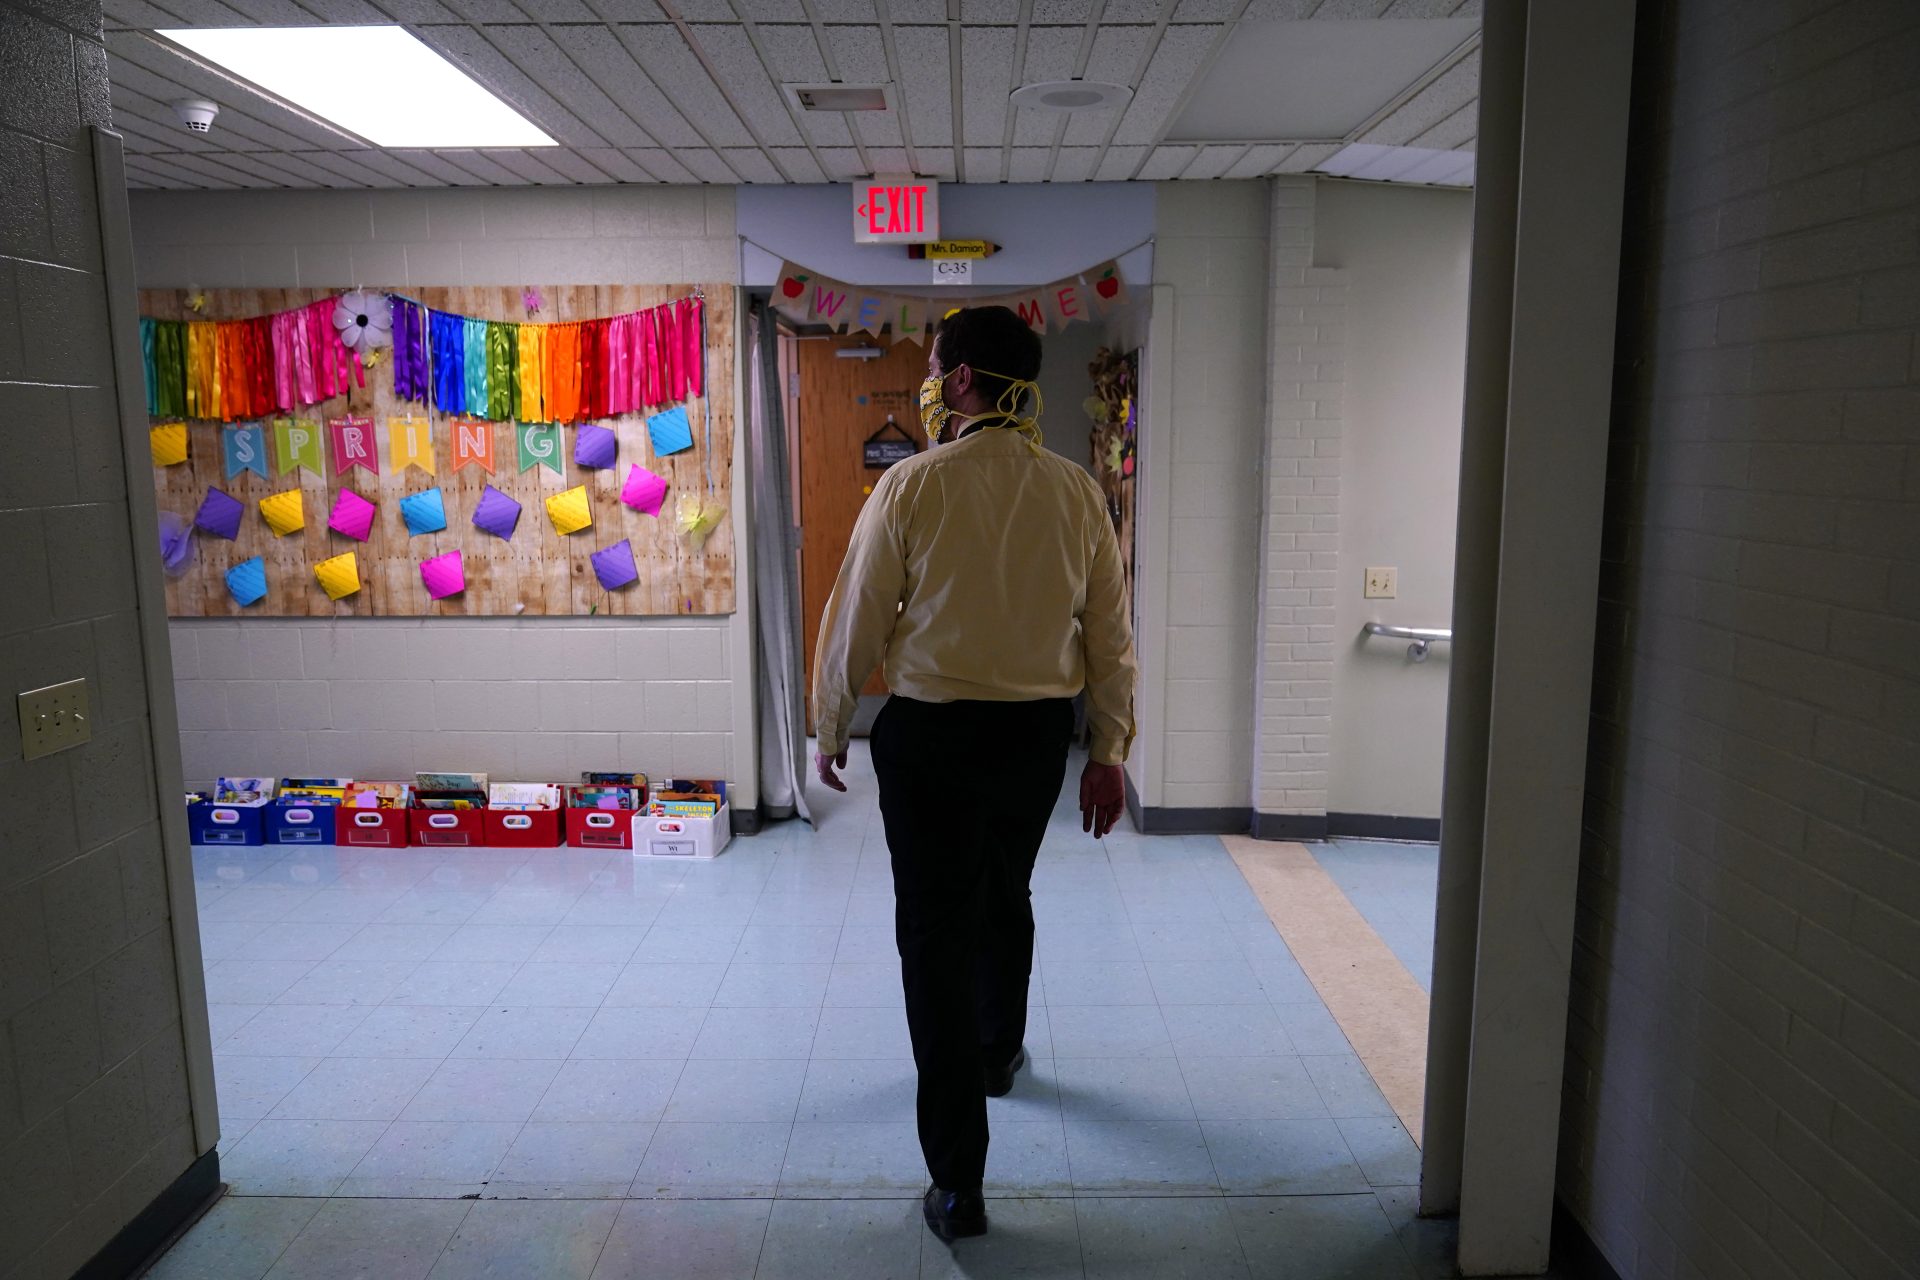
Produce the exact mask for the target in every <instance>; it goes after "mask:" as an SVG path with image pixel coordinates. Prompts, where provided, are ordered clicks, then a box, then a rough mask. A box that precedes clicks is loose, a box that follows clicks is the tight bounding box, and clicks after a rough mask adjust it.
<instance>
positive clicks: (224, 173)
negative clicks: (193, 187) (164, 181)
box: [164, 151, 278, 188]
mask: <svg viewBox="0 0 1920 1280" xmlns="http://www.w3.org/2000/svg"><path fill="white" fill-rule="evenodd" d="M164 161H165V163H166V164H167V166H168V167H169V168H172V169H176V170H178V171H179V172H181V173H187V174H192V175H193V176H194V177H195V178H197V179H199V180H201V181H203V182H205V183H206V184H207V185H208V186H229V187H259V188H266V187H273V186H276V185H278V184H276V183H273V182H270V181H268V180H267V179H265V178H262V177H259V176H257V175H256V174H254V173H252V172H250V171H249V170H248V169H247V168H244V167H242V165H244V163H245V162H244V161H243V162H242V165H233V164H228V163H226V161H225V159H224V158H222V157H216V156H205V155H189V154H187V153H186V152H184V151H175V152H171V153H165V154H164Z"/></svg>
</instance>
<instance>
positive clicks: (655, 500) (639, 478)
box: [620, 462, 667, 516]
mask: <svg viewBox="0 0 1920 1280" xmlns="http://www.w3.org/2000/svg"><path fill="white" fill-rule="evenodd" d="M666 500H667V478H666V477H665V476H662V475H656V474H654V473H653V472H651V471H649V470H647V469H646V468H645V467H643V466H641V465H640V464H639V463H637V462H636V463H634V464H633V469H632V470H631V471H629V472H627V482H626V483H625V484H624V485H622V486H620V501H622V502H624V503H626V504H627V505H628V506H630V507H632V508H633V509H634V510H635V511H640V512H644V513H646V514H647V515H650V516H658V515H659V514H660V504H661V503H663V502H665V501H666Z"/></svg>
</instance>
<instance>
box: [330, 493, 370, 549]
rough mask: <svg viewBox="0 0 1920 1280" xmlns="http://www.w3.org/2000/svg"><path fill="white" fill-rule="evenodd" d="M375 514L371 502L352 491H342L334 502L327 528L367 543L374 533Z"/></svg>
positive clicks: (356, 540)
mask: <svg viewBox="0 0 1920 1280" xmlns="http://www.w3.org/2000/svg"><path fill="white" fill-rule="evenodd" d="M373 512H374V506H373V504H372V503H371V502H368V501H367V500H366V499H365V498H363V497H361V496H360V495H359V494H357V493H355V492H354V491H353V490H351V489H342V490H341V491H340V496H339V497H337V498H335V499H334V500H333V514H332V515H330V516H328V517H327V528H329V529H331V530H333V531H334V532H335V533H344V534H346V535H347V536H348V537H349V538H352V539H353V540H354V541H355V542H365V541H366V540H367V535H368V534H370V533H372V532H373Z"/></svg>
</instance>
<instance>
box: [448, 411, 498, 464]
mask: <svg viewBox="0 0 1920 1280" xmlns="http://www.w3.org/2000/svg"><path fill="white" fill-rule="evenodd" d="M469 462H472V463H477V464H478V465H479V467H480V469H481V470H482V471H484V472H486V473H487V474H488V475H492V474H493V424H492V423H491V422H487V421H485V420H484V419H481V418H455V419H454V420H453V469H454V471H455V472H456V473H457V472H458V471H459V470H460V468H462V467H464V466H466V465H467V464H468V463H469Z"/></svg>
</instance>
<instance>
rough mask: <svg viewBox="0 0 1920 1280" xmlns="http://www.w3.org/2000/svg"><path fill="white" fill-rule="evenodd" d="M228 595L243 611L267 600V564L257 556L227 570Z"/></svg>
mask: <svg viewBox="0 0 1920 1280" xmlns="http://www.w3.org/2000/svg"><path fill="white" fill-rule="evenodd" d="M227 594H228V595H230V596H232V597H233V602H234V603H235V604H237V605H239V606H240V607H241V608H243V609H244V608H246V607H247V606H248V605H250V604H259V603H260V602H261V601H262V600H264V599H266V596H267V562H266V561H265V560H263V559H261V558H260V557H259V556H255V557H253V559H251V560H242V561H241V562H240V563H239V564H237V565H235V566H233V568H231V569H229V570H227Z"/></svg>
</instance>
